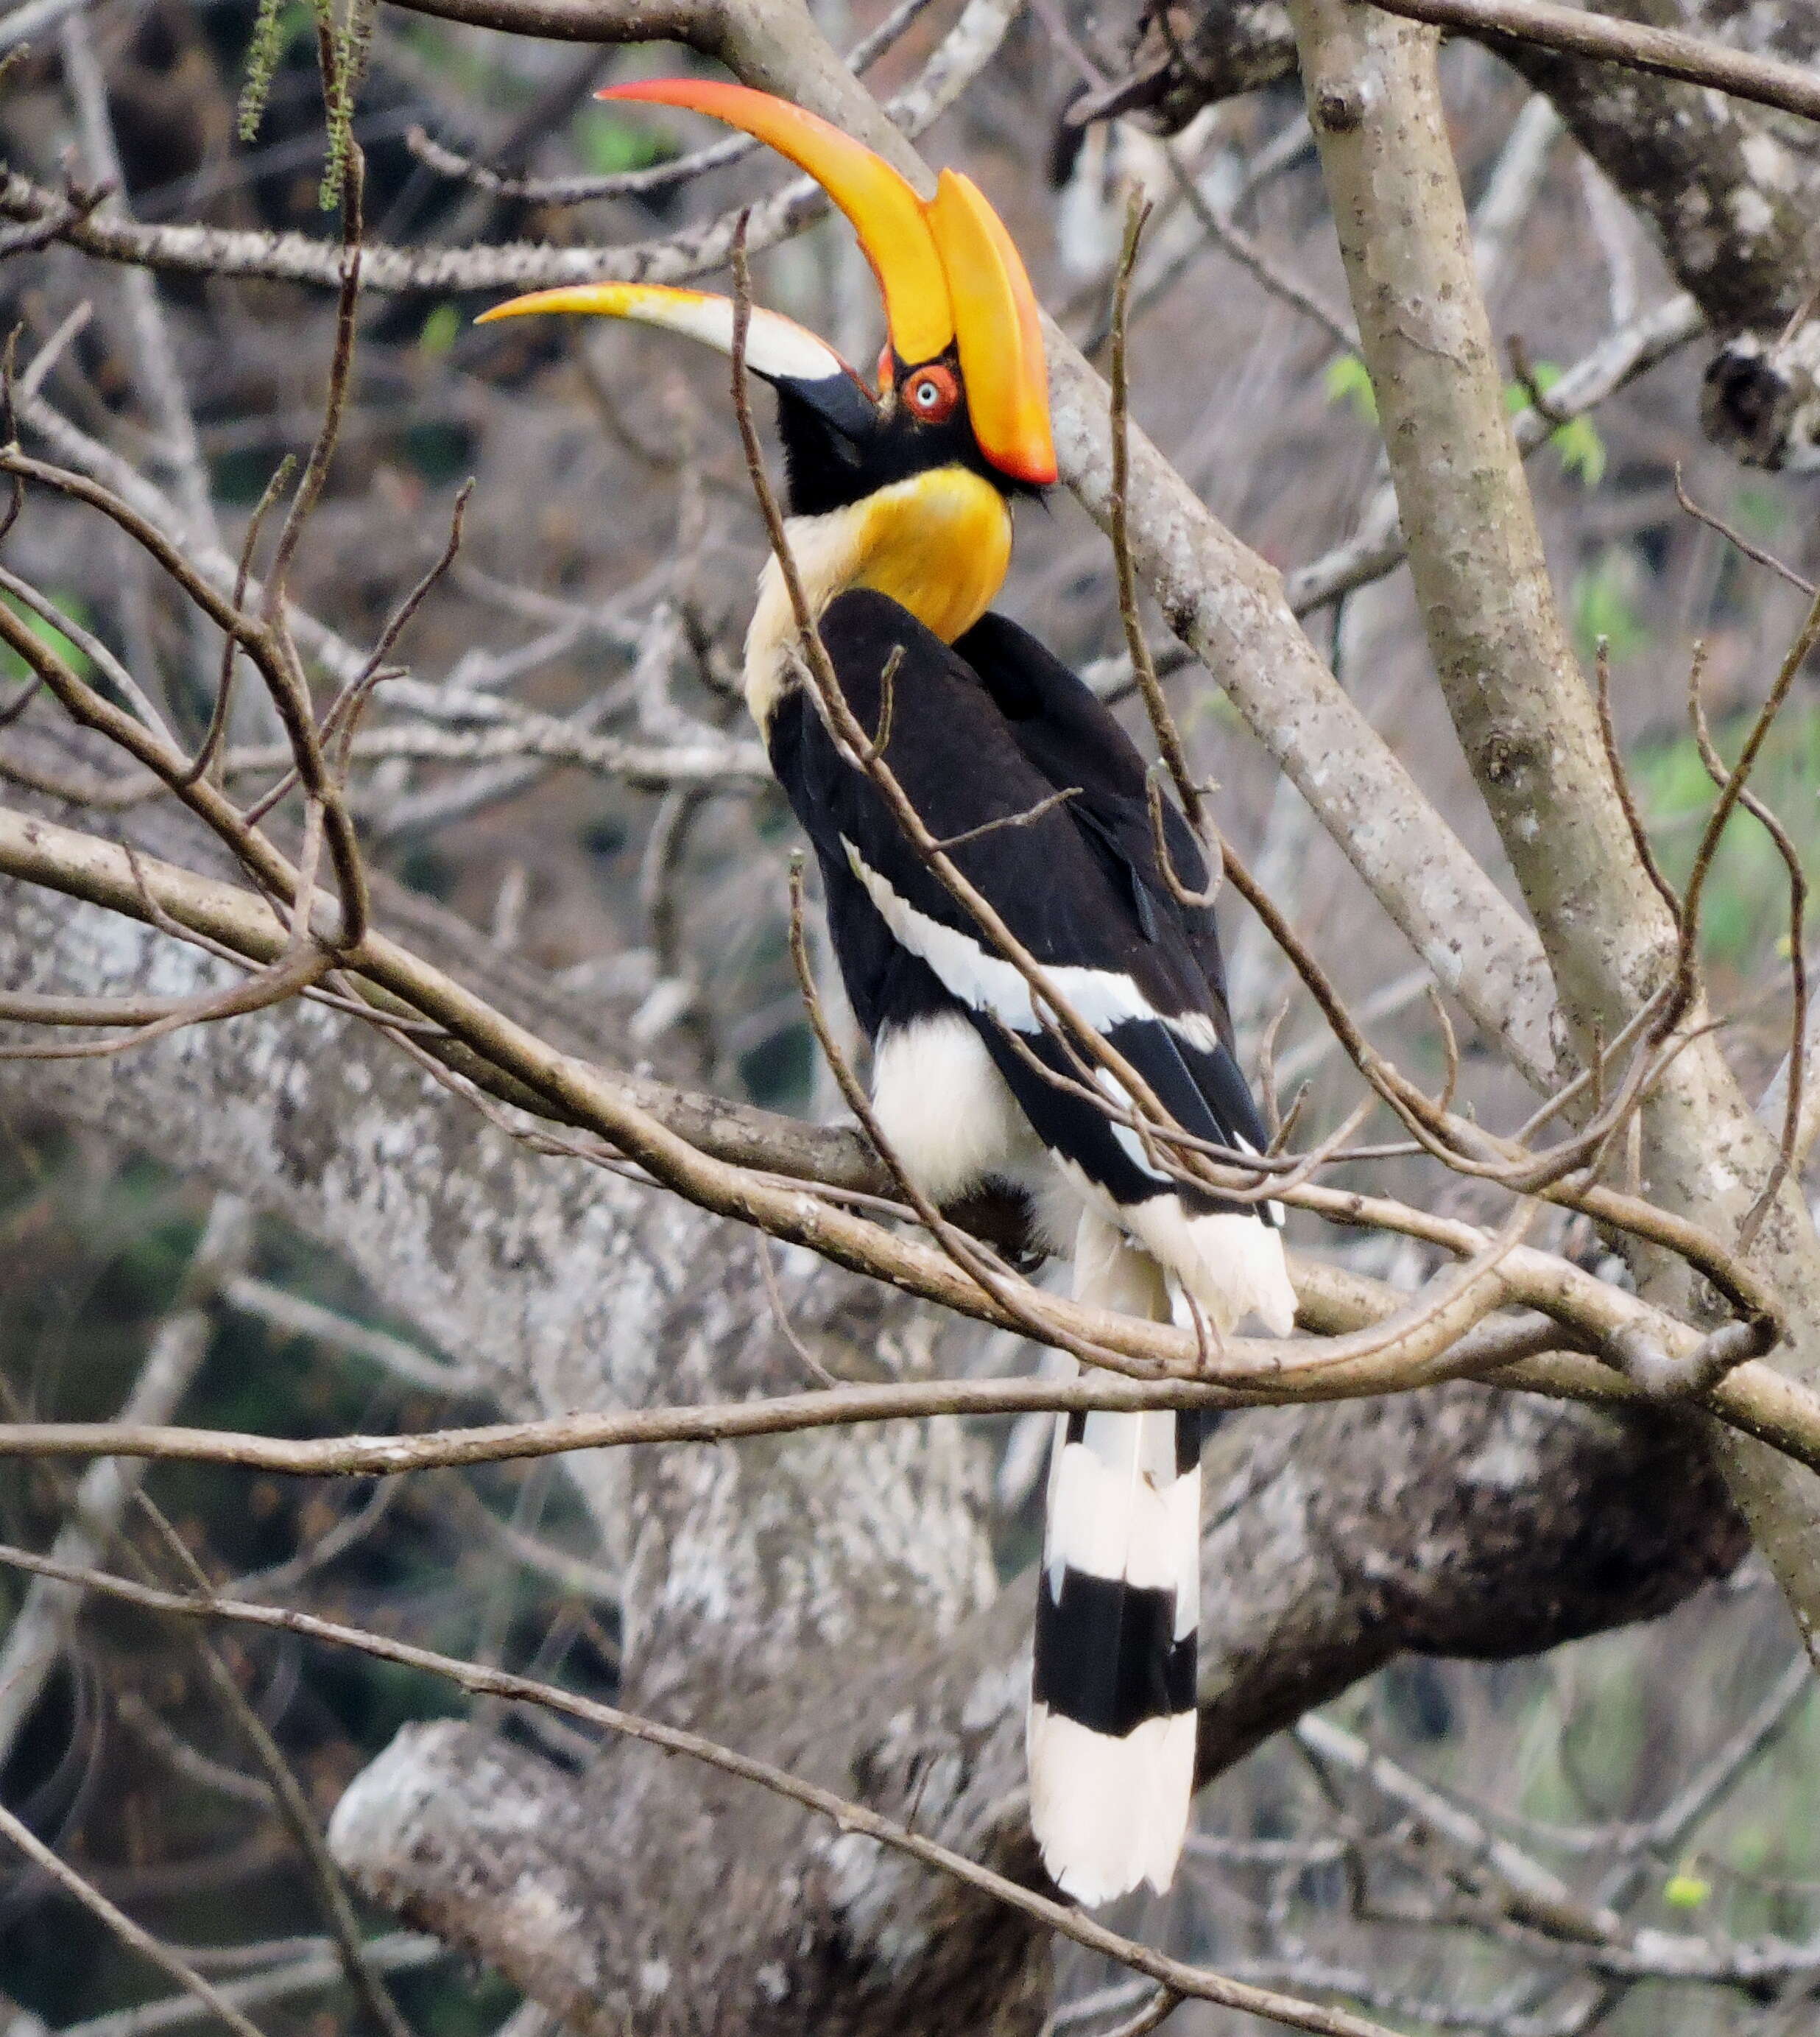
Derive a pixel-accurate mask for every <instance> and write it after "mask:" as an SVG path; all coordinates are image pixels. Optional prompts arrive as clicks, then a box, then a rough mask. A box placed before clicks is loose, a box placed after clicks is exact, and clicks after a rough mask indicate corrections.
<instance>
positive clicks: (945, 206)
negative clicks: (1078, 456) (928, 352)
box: [925, 170, 1055, 487]
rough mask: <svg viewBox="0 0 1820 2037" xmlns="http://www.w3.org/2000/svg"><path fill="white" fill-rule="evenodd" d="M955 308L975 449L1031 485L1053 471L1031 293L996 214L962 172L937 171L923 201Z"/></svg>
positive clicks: (1046, 480)
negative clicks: (977, 445)
mask: <svg viewBox="0 0 1820 2037" xmlns="http://www.w3.org/2000/svg"><path fill="white" fill-rule="evenodd" d="M925 210H926V212H927V215H928V220H929V225H930V229H931V232H933V233H934V235H935V244H936V247H937V248H938V250H939V251H940V252H941V256H942V269H943V270H944V272H945V273H946V276H947V278H948V295H949V298H950V302H951V303H952V304H953V307H954V331H955V338H956V341H957V345H958V347H959V350H960V355H961V384H962V386H963V387H965V390H966V391H967V410H968V415H969V418H971V419H972V425H973V436H974V437H975V438H976V439H977V440H979V442H980V451H981V452H983V453H984V455H986V457H987V459H989V460H990V461H991V463H992V464H993V466H995V467H997V468H998V469H999V471H1000V472H1001V473H1003V474H1012V475H1014V476H1015V477H1016V478H1017V479H1018V480H1020V481H1027V482H1031V483H1032V484H1033V485H1034V486H1039V487H1047V486H1048V485H1049V484H1050V482H1052V481H1054V479H1055V439H1054V437H1053V436H1052V433H1051V431H1050V428H1049V375H1048V366H1047V365H1046V364H1045V362H1044V358H1043V328H1042V323H1041V321H1040V319H1039V317H1038V316H1037V310H1036V292H1035V291H1034V290H1033V289H1031V287H1030V278H1029V274H1028V273H1027V272H1026V271H1025V267H1024V263H1023V259H1022V257H1021V255H1019V254H1018V250H1017V247H1016V245H1015V244H1014V242H1013V240H1012V239H1011V236H1010V234H1009V233H1008V232H1006V229H1005V222H1004V221H1003V220H1002V219H1001V218H1000V217H999V215H998V214H997V213H995V211H994V210H992V208H991V205H990V204H988V203H987V199H986V195H985V194H984V191H981V190H980V187H979V186H978V185H977V184H976V183H974V182H973V180H972V179H971V178H970V177H966V176H962V175H961V172H959V171H958V170H944V171H943V172H942V175H941V176H940V178H939V179H938V181H937V183H936V186H935V198H933V199H932V200H931V202H930V203H929V204H928V206H927V207H926V208H925Z"/></svg>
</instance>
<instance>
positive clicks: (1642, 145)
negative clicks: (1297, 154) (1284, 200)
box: [1096, 0, 1820, 468]
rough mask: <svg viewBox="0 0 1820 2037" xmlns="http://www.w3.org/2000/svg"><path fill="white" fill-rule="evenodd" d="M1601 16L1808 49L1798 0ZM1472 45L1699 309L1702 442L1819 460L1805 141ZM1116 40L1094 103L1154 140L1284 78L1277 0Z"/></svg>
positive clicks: (1790, 123) (1693, 91)
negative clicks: (1138, 115)
mask: <svg viewBox="0 0 1820 2037" xmlns="http://www.w3.org/2000/svg"><path fill="white" fill-rule="evenodd" d="M1600 11H1602V12H1603V13H1608V14H1612V15H1614V16H1617V17H1619V18H1621V19H1623V20H1627V21H1637V22H1641V23H1644V24H1646V25H1650V26H1654V27H1661V28H1682V29H1686V30H1687V31H1689V32H1692V33H1694V34H1697V35H1705V36H1710V37H1712V39H1714V40H1720V41H1724V42H1727V43H1732V44H1734V45H1735V46H1737V47H1743V48H1747V49H1751V50H1757V51H1761V52H1763V53H1764V54H1765V55H1777V56H1783V57H1788V58H1790V59H1793V60H1794V61H1795V62H1811V61H1812V60H1813V59H1814V53H1815V50H1816V47H1820V13H1816V11H1815V10H1814V9H1812V8H1811V7H1808V6H1803V5H1801V4H1799V0H1784V4H1781V5H1772V6H1747V5H1746V4H1744V0H1601V8H1600ZM1127 47H1128V49H1129V52H1130V74H1129V76H1128V77H1127V78H1126V79H1124V80H1122V81H1120V83H1119V84H1118V85H1116V86H1115V87H1114V88H1113V89H1112V91H1111V92H1109V93H1104V94H1102V95H1100V96H1099V98H1098V100H1097V102H1096V103H1097V104H1103V105H1104V108H1106V110H1107V111H1109V112H1110V111H1119V110H1127V109H1128V110H1131V111H1143V112H1144V113H1146V115H1147V116H1148V117H1149V118H1150V119H1152V120H1153V121H1154V122H1155V123H1157V124H1158V125H1159V126H1161V127H1162V128H1164V129H1165V131H1169V132H1173V131H1175V130H1177V129H1179V128H1180V127H1184V126H1185V125H1186V124H1187V123H1188V121H1189V120H1191V119H1193V117H1194V115H1195V114H1196V113H1197V112H1198V111H1199V110H1200V108H1202V107H1203V106H1205V105H1207V104H1211V103H1213V102H1214V101H1215V100H1220V99H1223V98H1228V97H1230V96H1233V94H1234V93H1240V92H1248V91H1252V90H1255V89H1258V88H1259V87H1260V86H1263V85H1271V84H1275V83H1278V82H1279V81H1282V80H1283V79H1285V78H1287V77H1290V76H1291V75H1293V73H1294V70H1295V69H1296V62H1297V59H1296V46H1295V39H1294V36H1293V34H1292V32H1291V31H1290V28H1289V13H1288V9H1287V8H1286V6H1283V5H1282V4H1280V0H1233V4H1227V0H1212V3H1211V4H1203V0H1195V4H1194V5H1191V6H1181V5H1176V6H1170V7H1169V8H1168V9H1167V11H1166V12H1165V9H1164V8H1163V7H1162V6H1160V5H1155V4H1153V5H1151V6H1146V7H1145V8H1144V9H1142V11H1141V12H1140V13H1139V14H1138V17H1137V18H1136V20H1135V22H1134V23H1133V25H1132V26H1131V29H1130V31H1129V32H1128V37H1127ZM1486 47H1488V48H1490V49H1491V50H1493V51H1494V52H1495V53H1496V54H1497V55H1498V56H1499V57H1501V58H1502V59H1504V60H1505V62H1507V63H1508V64H1509V65H1510V66H1512V68H1513V69H1514V70H1516V71H1517V72H1518V73H1519V74H1520V76H1521V77H1523V78H1524V81H1526V82H1527V84H1528V85H1531V87H1532V88H1533V89H1535V91H1537V92H1539V93H1542V94H1544V95H1545V96H1546V97H1547V98H1548V99H1549V100H1551V101H1552V102H1553V104H1554V107H1555V109H1556V111H1558V113H1559V114H1560V115H1561V119H1562V121H1563V123H1565V126H1566V127H1567V128H1568V130H1569V132H1570V133H1571V134H1572V135H1573V138H1574V139H1575V141H1576V142H1578V143H1579V144H1580V146H1581V147H1582V148H1583V149H1585V150H1586V152H1587V153H1588V155H1590V156H1591V157H1592V158H1593V159H1594V161H1595V162H1597V163H1598V164H1599V167H1600V168H1601V169H1603V171H1604V172H1605V173H1606V175H1607V176H1608V177H1610V180H1611V181H1612V182H1613V183H1614V184H1615V185H1616V186H1617V187H1618V190H1619V191H1622V193H1623V194H1624V196H1625V197H1626V199H1627V200H1628V201H1629V203H1630V204H1631V205H1632V206H1633V207H1634V208H1635V209H1636V210H1637V212H1638V214H1640V215H1641V217H1643V218H1644V220H1645V221H1647V222H1648V225H1649V226H1650V227H1651V229H1652V231H1653V232H1654V233H1655V235H1656V239H1657V241H1658V242H1659V244H1660V247H1661V248H1662V251H1663V255H1664V256H1665V257H1666V258H1667V262H1668V263H1669V266H1670V267H1671V269H1672V270H1674V271H1675V275H1676V277H1677V278H1678V280H1679V281H1680V282H1681V283H1682V285H1683V287H1684V288H1685V289H1687V290H1688V291H1689V292H1690V294H1691V295H1692V296H1693V297H1694V299H1695V300H1696V302H1697V303H1698V304H1699V306H1700V308H1701V311H1702V312H1704V314H1705V317H1706V320H1707V323H1709V325H1710V326H1711V327H1712V331H1713V332H1714V334H1715V335H1716V338H1717V339H1718V341H1719V342H1720V343H1719V346H1718V347H1717V350H1716V352H1715V353H1714V354H1713V357H1712V360H1711V361H1710V362H1709V365H1708V368H1707V375H1706V387H1705V400H1704V404H1703V410H1702V416H1703V421H1704V423H1705V428H1706V430H1707V433H1708V434H1709V436H1711V437H1712V439H1713V440H1715V441H1716V443H1717V444H1721V445H1724V446H1726V447H1727V448H1729V449H1730V450H1731V452H1734V453H1735V455H1737V456H1738V457H1739V459H1743V460H1745V461H1747V462H1749V463H1752V464H1754V465H1758V466H1762V467H1795V468H1807V467H1812V466H1814V464H1816V463H1820V313H1817V312H1816V311H1815V309H1814V307H1813V306H1812V304H1809V303H1807V293H1808V292H1809V291H1810V290H1811V288H1812V285H1813V282H1814V261H1815V259H1816V255H1820V134H1817V133H1816V131H1815V130H1814V127H1813V126H1812V125H1811V123H1807V122H1804V121H1801V120H1799V119H1795V118H1794V117H1793V116H1792V115H1776V114H1772V113H1767V112H1765V111H1762V110H1761V108H1755V107H1750V106H1746V105H1744V104H1741V103H1739V102H1738V101H1736V100H1729V99H1727V98H1726V97H1725V96H1724V95H1723V94H1722V93H1717V92H1709V91H1706V90H1704V89H1701V88H1700V87H1698V86H1694V85H1680V84H1677V83H1675V82H1674V81H1672V80H1671V79H1667V78H1662V77H1653V76H1651V75H1649V74H1645V73H1644V72H1641V71H1635V70H1628V69H1626V68H1625V67H1623V66H1620V65H1617V64H1605V63H1592V62H1586V61H1584V59H1580V58H1577V57H1572V56H1566V55H1561V54H1560V53H1559V52H1558V51H1552V50H1546V49H1542V48H1540V47H1537V46H1536V45H1535V44H1533V43H1523V42H1519V41H1516V40H1513V39H1511V38H1508V37H1501V36H1493V37H1488V38H1487V39H1486ZM1804 304H1805V305H1806V309H1805V312H1804V313H1803V316H1800V317H1799V319H1797V318H1796V316H1795V315H1796V314H1797V313H1798V312H1803V305H1804ZM1791 320H1793V321H1794V324H1793V327H1792V330H1791V329H1790V322H1791Z"/></svg>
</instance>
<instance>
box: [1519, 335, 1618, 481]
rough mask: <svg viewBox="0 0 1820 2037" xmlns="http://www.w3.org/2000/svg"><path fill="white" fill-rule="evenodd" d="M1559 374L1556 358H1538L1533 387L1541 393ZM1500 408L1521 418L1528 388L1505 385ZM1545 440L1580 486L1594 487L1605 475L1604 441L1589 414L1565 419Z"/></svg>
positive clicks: (1551, 385) (1564, 468) (1527, 402)
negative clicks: (1552, 359) (1541, 359)
mask: <svg viewBox="0 0 1820 2037" xmlns="http://www.w3.org/2000/svg"><path fill="white" fill-rule="evenodd" d="M1559 380H1561V365H1560V364H1559V363H1558V361H1538V362H1537V363H1536V364H1535V386H1536V387H1537V388H1538V389H1539V390H1540V391H1542V395H1545V396H1546V395H1547V394H1548V392H1549V391H1550V389H1552V388H1553V387H1554V385H1555V384H1556V383H1558V381H1559ZM1504 407H1505V410H1507V411H1508V413H1509V414H1510V415H1511V416H1512V417H1513V418H1520V417H1521V416H1522V415H1523V414H1524V411H1525V410H1528V409H1529V408H1530V400H1529V391H1528V390H1527V388H1526V387H1524V384H1522V383H1520V382H1510V383H1507V384H1505V391H1504ZM1548 440H1549V444H1550V445H1552V446H1553V447H1554V450H1555V453H1556V455H1557V456H1558V458H1559V459H1560V461H1561V471H1563V472H1564V473H1566V474H1573V475H1575V476H1576V477H1577V478H1578V479H1579V482H1580V486H1582V487H1583V488H1596V487H1597V486H1599V482H1602V481H1603V479H1604V478H1605V457H1606V456H1605V441H1604V440H1603V439H1602V438H1601V437H1600V436H1599V430H1598V427H1597V426H1596V425H1595V424H1594V423H1593V421H1592V418H1590V417H1586V416H1581V417H1577V418H1569V419H1568V421H1567V422H1566V423H1565V425H1556V427H1555V428H1554V430H1553V431H1552V432H1550V433H1549V435H1548Z"/></svg>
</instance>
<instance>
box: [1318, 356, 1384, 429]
mask: <svg viewBox="0 0 1820 2037" xmlns="http://www.w3.org/2000/svg"><path fill="white" fill-rule="evenodd" d="M1322 387H1323V388H1324V389H1325V390H1326V391H1327V401H1328V402H1330V403H1350V404H1351V405H1352V406H1353V408H1354V410H1357V413H1358V414H1359V415H1360V416H1361V418H1364V419H1365V422H1366V423H1367V424H1368V425H1375V424H1376V422H1377V391H1376V390H1375V389H1374V388H1373V387H1372V380H1371V370H1370V369H1369V368H1367V367H1366V365H1365V363H1364V362H1363V361H1361V360H1360V358H1359V357H1358V356H1357V354H1356V353H1342V354H1341V355H1340V356H1339V359H1338V360H1336V361H1330V362H1329V363H1328V364H1327V374H1326V376H1324V377H1323V381H1322Z"/></svg>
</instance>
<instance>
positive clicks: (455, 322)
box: [417, 304, 461, 358]
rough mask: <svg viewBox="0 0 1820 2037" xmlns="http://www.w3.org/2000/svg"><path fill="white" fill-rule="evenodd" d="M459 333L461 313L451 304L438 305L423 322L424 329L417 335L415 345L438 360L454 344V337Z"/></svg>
mask: <svg viewBox="0 0 1820 2037" xmlns="http://www.w3.org/2000/svg"><path fill="white" fill-rule="evenodd" d="M459 331H461V313H460V312H458V311H457V310H456V309H455V306H454V305H453V304H438V305H437V306H436V309H435V310H434V311H433V312H431V313H430V315H429V317H428V318H427V319H425V320H424V329H423V331H421V332H420V333H419V334H417V345H418V346H419V347H420V348H421V350H423V352H424V353H427V354H429V355H431V356H432V357H435V358H440V357H441V356H442V355H444V354H445V353H447V352H448V350H449V349H450V348H451V346H454V345H455V335H456V334H457V333H459Z"/></svg>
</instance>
